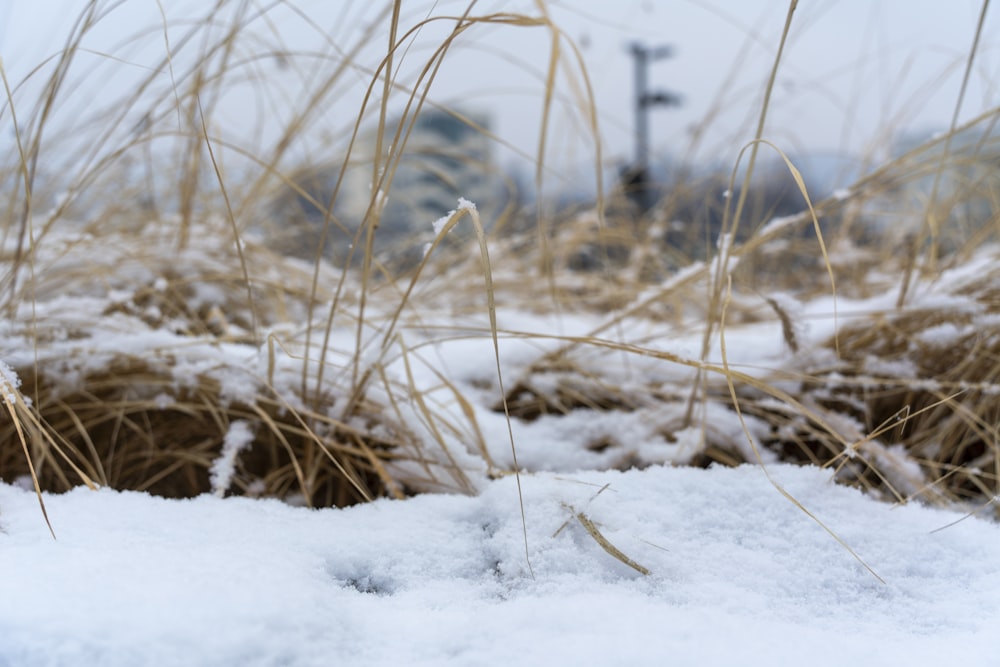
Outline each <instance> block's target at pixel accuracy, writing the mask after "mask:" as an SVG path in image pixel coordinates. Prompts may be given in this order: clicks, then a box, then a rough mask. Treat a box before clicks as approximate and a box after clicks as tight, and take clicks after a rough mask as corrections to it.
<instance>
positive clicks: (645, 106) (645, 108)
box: [629, 42, 681, 213]
mask: <svg viewBox="0 0 1000 667" xmlns="http://www.w3.org/2000/svg"><path fill="white" fill-rule="evenodd" d="M629 50H630V52H631V54H632V58H633V61H634V76H635V165H634V166H633V167H632V169H631V170H630V172H631V179H630V180H631V185H632V186H633V187H634V188H635V190H634V192H633V193H632V194H633V196H634V198H635V200H636V201H637V202H638V204H639V207H640V209H641V210H642V212H644V213H645V212H646V211H648V210H649V209H650V208H652V207H653V204H654V203H655V202H654V201H653V199H654V197H653V192H652V190H651V189H650V187H649V108H650V107H652V106H656V105H661V106H677V105H680V103H681V99H680V97H679V96H678V95H676V94H674V93H669V92H663V91H660V92H656V93H652V92H650V91H649V63H650V62H651V61H653V60H660V59H663V58H669V57H671V56H673V54H674V50H673V48H672V47H670V46H658V47H655V48H650V47H647V46H645V45H643V44H640V43H638V42H633V43H632V44H631V46H630V48H629Z"/></svg>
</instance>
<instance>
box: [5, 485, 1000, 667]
mask: <svg viewBox="0 0 1000 667" xmlns="http://www.w3.org/2000/svg"><path fill="white" fill-rule="evenodd" d="M769 471H770V473H771V474H772V475H773V476H774V477H776V478H777V479H779V480H780V483H781V484H782V485H783V486H784V487H785V488H786V489H787V490H788V491H789V492H790V493H792V494H793V495H795V496H796V497H797V498H798V499H799V500H800V502H802V503H803V504H804V505H805V506H806V507H808V509H809V510H810V511H811V512H814V513H815V514H816V515H817V516H818V517H819V518H820V519H821V520H822V521H823V522H825V524H826V525H827V526H829V527H830V528H831V529H832V530H834V531H836V532H837V533H838V534H839V535H840V537H841V538H842V539H843V540H844V541H845V542H846V543H847V544H848V545H850V546H851V548H852V549H854V550H855V551H856V552H857V553H858V554H859V556H860V557H861V558H863V559H864V560H865V562H866V563H867V564H868V565H869V566H870V567H871V568H873V569H874V570H875V572H877V573H878V575H879V576H880V577H881V578H882V579H883V580H884V582H885V583H881V582H880V581H879V580H878V579H876V578H875V576H873V575H872V574H871V573H870V572H868V571H867V570H866V569H865V568H864V567H863V566H862V565H861V564H860V563H859V562H858V561H857V560H855V559H854V558H853V557H852V556H851V554H850V553H848V552H847V551H846V550H845V549H844V548H843V547H842V546H840V545H839V544H838V543H837V542H836V541H835V540H834V539H833V538H831V536H830V535H829V534H828V533H826V532H825V531H824V530H823V529H822V528H821V527H820V526H819V525H818V524H817V523H815V522H814V521H813V520H811V519H810V518H809V517H808V516H806V514H804V513H803V512H802V511H800V510H799V509H797V508H796V507H795V506H794V505H793V504H791V503H790V502H788V501H787V500H786V499H785V498H783V497H782V496H781V495H780V494H779V493H778V492H777V491H776V490H775V489H774V488H773V487H772V486H771V485H770V484H769V483H768V481H767V479H766V478H765V476H764V475H763V474H762V472H761V470H760V469H759V468H756V467H754V466H743V467H740V468H736V469H726V468H719V469H709V470H700V469H689V468H670V467H652V468H649V469H646V470H644V471H635V470H633V471H629V472H598V471H591V472H580V473H576V474H559V475H556V474H549V473H539V474H533V475H524V476H523V478H522V487H523V490H524V507H525V520H526V526H527V542H528V553H529V554H530V558H531V567H532V569H533V572H534V577H532V576H531V574H530V573H529V570H528V567H527V564H526V560H525V546H524V536H523V533H522V525H521V517H520V513H519V509H518V507H519V505H518V499H517V491H516V486H515V480H514V479H512V478H505V479H502V480H499V481H495V482H492V483H490V484H489V485H488V486H487V487H486V488H485V489H484V490H483V492H482V493H481V494H479V495H478V496H475V497H468V496H458V495H433V494H429V495H423V496H418V497H415V498H412V499H408V500H405V501H390V500H380V501H377V502H375V503H372V504H370V505H363V506H356V507H352V508H349V509H343V510H334V509H326V510H307V509H303V508H295V507H291V506H288V505H285V504H282V503H280V502H278V501H274V500H250V499H245V498H229V499H220V498H216V497H213V496H202V497H199V498H195V499H193V500H187V501H176V500H173V501H172V500H164V499H160V498H155V497H151V496H148V495H145V494H142V493H136V492H116V491H112V490H108V489H103V490H100V491H97V492H94V491H88V490H86V489H78V490H75V491H72V492H69V493H66V494H63V495H54V496H53V495H50V496H47V497H46V498H45V501H46V505H47V508H48V512H49V516H50V517H51V519H52V522H53V527H54V528H55V531H56V535H57V537H58V539H57V540H53V539H52V537H51V536H50V535H49V533H48V531H47V528H46V527H45V523H44V522H43V521H42V520H41V516H40V513H39V510H38V505H37V500H36V499H35V497H34V495H33V493H31V492H29V491H26V490H23V489H20V488H18V487H15V486H9V485H3V486H0V508H2V514H0V520H2V532H0V568H2V570H3V571H4V572H6V573H8V576H6V577H3V579H2V580H0V599H3V600H4V601H5V604H3V605H0V637H2V641H0V665H4V666H5V667H6V666H14V665H17V666H23V665H61V664H73V665H82V664H90V665H97V664H100V665H108V666H114V665H123V666H124V665H129V666H135V665H167V666H169V665H185V666H190V665H223V664H240V665H276V664H282V665H320V664H323V665H326V664H343V663H346V664H363V665H400V664H406V665H435V664H456V665H500V664H519V665H542V664H545V665H555V664H628V665H662V664H672V665H733V664H769V665H801V664H809V665H815V666H822V665H844V664H854V665H883V664H886V662H887V661H889V662H890V663H896V664H936V663H939V661H945V662H944V663H943V664H962V663H963V662H965V663H967V664H982V662H981V661H982V659H983V656H986V655H990V654H992V653H993V652H995V649H996V627H997V623H998V622H1000V561H998V560H997V559H996V557H995V555H996V553H997V552H998V550H1000V527H998V526H996V525H994V524H991V523H989V522H986V521H982V520H978V519H975V518H970V519H967V520H965V521H957V520H958V519H960V518H961V515H959V514H957V513H954V512H947V511H942V510H935V509H930V508H927V507H921V506H916V505H908V506H902V507H891V506H889V505H887V504H884V503H880V502H876V501H874V500H871V499H869V498H866V497H865V496H864V495H863V494H861V493H860V492H858V491H856V490H852V489H848V488H844V487H841V486H837V485H834V484H832V483H830V481H829V474H828V473H827V472H825V471H821V470H818V469H813V468H794V467H789V466H783V465H774V466H770V467H769ZM576 513H581V514H583V515H584V517H585V518H586V519H587V520H588V521H591V522H593V525H594V526H596V528H597V530H599V531H600V535H601V536H602V537H603V538H604V539H605V540H606V541H607V542H609V543H611V544H613V545H614V547H615V548H617V549H619V550H620V551H621V552H622V553H623V554H625V555H626V556H627V557H628V558H629V559H631V560H633V561H634V562H635V563H637V564H641V566H642V567H645V568H648V570H649V571H650V574H649V575H648V576H644V575H642V574H640V573H639V572H638V571H636V570H635V569H632V568H630V567H628V566H627V565H625V564H624V563H623V562H621V561H620V560H618V559H616V558H614V557H612V556H611V555H610V554H609V553H608V552H606V551H605V550H604V549H603V548H602V546H601V545H600V544H599V543H598V541H597V540H596V539H594V538H593V537H592V536H591V535H590V534H589V533H588V532H587V530H586V529H585V527H584V525H583V523H582V522H581V521H579V520H578V519H576V518H575V514H576ZM956 521H957V522H956ZM748 660H749V662H748Z"/></svg>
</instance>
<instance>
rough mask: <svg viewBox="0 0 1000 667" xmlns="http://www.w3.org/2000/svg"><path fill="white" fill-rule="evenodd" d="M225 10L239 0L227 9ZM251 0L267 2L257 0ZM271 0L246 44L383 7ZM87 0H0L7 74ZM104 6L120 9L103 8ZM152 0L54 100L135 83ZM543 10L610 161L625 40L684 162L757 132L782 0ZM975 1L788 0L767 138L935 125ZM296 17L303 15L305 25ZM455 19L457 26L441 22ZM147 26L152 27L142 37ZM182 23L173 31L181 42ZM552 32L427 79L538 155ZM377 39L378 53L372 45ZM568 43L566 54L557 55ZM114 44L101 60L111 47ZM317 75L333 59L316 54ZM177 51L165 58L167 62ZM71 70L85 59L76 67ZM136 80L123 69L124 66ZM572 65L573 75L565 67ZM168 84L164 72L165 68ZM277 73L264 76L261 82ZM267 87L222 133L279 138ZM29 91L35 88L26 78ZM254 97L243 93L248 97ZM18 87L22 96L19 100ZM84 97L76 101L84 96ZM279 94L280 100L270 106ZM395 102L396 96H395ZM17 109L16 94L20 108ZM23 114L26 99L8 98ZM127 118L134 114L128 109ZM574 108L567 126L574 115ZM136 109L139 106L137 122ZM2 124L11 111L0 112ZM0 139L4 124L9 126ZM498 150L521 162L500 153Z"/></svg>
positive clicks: (575, 2)
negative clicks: (577, 62)
mask: <svg viewBox="0 0 1000 667" xmlns="http://www.w3.org/2000/svg"><path fill="white" fill-rule="evenodd" d="M160 3H161V5H162V6H163V9H164V11H165V12H166V13H167V15H168V19H169V20H170V21H171V22H172V23H174V24H175V25H177V24H178V22H179V21H181V20H182V19H183V18H184V17H190V16H203V15H204V14H205V13H206V12H207V8H208V7H209V6H210V5H211V4H214V3H205V2H190V1H183V0H178V1H176V2H168V0H160ZM232 4H233V6H236V5H237V4H238V3H236V2H234V3H232ZM251 4H253V6H255V7H262V6H265V5H269V4H271V3H270V2H264V0H258V2H256V3H251ZM276 4H279V5H280V4H283V5H284V7H278V8H277V9H276V10H274V11H269V12H268V14H267V20H258V21H256V22H255V23H253V25H252V26H251V28H250V29H249V31H248V32H247V35H251V36H252V37H253V39H249V40H246V41H245V42H244V44H245V46H244V47H243V48H244V49H246V50H247V52H248V51H250V50H253V49H258V50H266V49H284V50H288V51H299V52H305V51H310V50H316V51H321V52H323V53H326V54H331V53H335V51H336V49H337V48H348V47H349V45H350V44H352V43H354V42H356V41H357V39H358V38H359V35H360V34H361V31H362V29H363V27H364V26H365V25H366V24H367V23H368V22H370V21H371V20H372V17H373V16H374V15H375V12H374V10H372V9H370V8H369V5H375V6H382V3H379V2H351V1H348V0H344V2H331V1H329V0H314V1H310V0H297V1H296V2H294V3H276ZM85 5H86V3H85V2H84V1H83V0H2V2H0V53H2V56H3V62H4V67H5V69H6V72H7V76H8V78H9V79H10V81H11V83H12V84H16V83H18V82H20V81H22V80H23V79H24V78H25V77H26V76H27V75H28V73H29V71H30V70H31V68H32V67H34V66H35V65H37V64H38V63H40V62H42V60H43V59H44V58H45V57H47V56H49V55H51V54H53V53H55V52H57V51H58V50H59V48H60V47H61V44H62V43H63V41H64V40H65V38H66V35H67V34H68V31H69V29H70V27H71V26H72V21H73V19H74V18H75V17H76V16H77V15H78V14H79V12H80V11H81V10H82V8H83V7H84V6H85ZM467 5H468V3H467V2H452V1H444V0H443V1H441V2H438V3H436V5H435V4H434V3H429V2H426V1H425V0H405V1H404V3H403V6H404V13H405V17H404V27H409V26H412V25H414V24H415V23H416V22H417V21H419V20H420V19H421V18H423V17H424V16H426V15H427V14H428V12H432V13H435V14H439V15H455V14H459V13H461V12H462V11H463V10H464V9H465V8H466V7H467ZM102 6H106V7H112V6H115V5H113V4H112V3H104V5H102ZM159 6H160V5H158V4H157V1H156V0H124V2H122V3H120V6H116V8H115V9H113V11H111V12H110V14H109V15H108V16H107V17H106V18H105V19H104V20H103V21H102V23H101V25H99V27H98V29H97V30H95V31H94V32H93V33H92V35H90V36H89V37H88V40H87V41H86V42H85V46H88V47H89V48H90V49H93V50H94V51H97V52H99V53H98V54H97V55H92V56H89V58H90V60H86V59H83V60H81V68H83V69H87V68H92V69H93V72H92V73H91V75H90V76H89V78H88V77H83V78H82V79H81V81H82V83H80V85H79V87H77V88H75V89H74V90H72V91H69V93H70V94H72V95H76V96H77V101H76V102H75V103H73V104H69V103H67V104H65V105H64V106H63V107H62V110H63V112H64V113H65V114H67V115H69V116H73V117H76V114H78V113H79V110H80V109H82V108H85V107H86V106H87V105H89V104H94V105H97V104H98V103H100V102H101V101H109V100H111V99H112V98H114V97H115V96H120V95H121V94H122V93H123V92H125V91H127V90H128V89H129V86H130V85H134V79H132V78H130V76H133V75H134V76H138V73H141V72H144V71H145V70H144V69H143V67H144V66H145V67H148V66H152V65H153V64H154V63H155V62H157V59H158V58H162V56H163V52H164V38H163V32H162V28H156V26H157V24H158V23H159V22H160V20H161V19H160V9H159ZM548 7H549V9H550V11H551V15H552V17H553V18H554V19H555V21H556V23H557V24H558V25H559V26H560V27H561V28H562V30H563V31H564V33H565V35H566V37H567V38H569V39H571V40H573V41H574V42H575V43H576V44H577V45H578V46H579V47H580V49H581V52H582V54H583V57H584V60H585V63H586V70H587V73H588V75H589V77H590V82H591V84H592V89H593V94H594V98H595V102H596V106H597V109H598V110H599V114H600V115H599V122H600V129H601V136H602V141H603V144H602V145H603V148H604V156H605V159H606V161H608V162H613V161H615V160H625V159H628V157H629V156H631V154H632V153H633V145H634V142H633V114H632V100H633V94H634V92H633V77H632V72H633V70H632V59H631V57H630V55H629V53H628V49H627V47H628V45H629V44H630V43H632V42H641V43H644V44H648V45H650V46H659V45H666V44H669V45H672V46H673V48H674V50H675V52H676V54H675V56H674V57H672V58H669V59H665V60H660V61H656V62H655V63H654V64H653V65H652V66H651V68H650V81H651V83H652V87H653V88H654V89H669V90H670V91H672V92H674V93H677V94H679V95H681V96H682V97H683V99H684V104H683V106H682V107H680V108H671V109H658V110H655V111H654V112H653V114H652V123H651V126H652V140H653V142H652V143H653V149H654V151H656V152H659V153H663V154H672V155H674V156H683V155H684V154H685V152H686V151H687V149H688V148H689V147H690V146H691V145H692V138H693V137H695V136H697V135H696V132H697V131H698V130H699V129H700V128H704V134H703V135H701V136H700V141H699V142H698V143H697V144H696V147H697V151H696V153H695V155H696V157H697V158H699V159H701V160H713V161H722V162H731V161H732V159H733V158H734V157H735V155H736V153H737V152H738V150H739V148H740V146H742V144H743V143H744V142H745V141H747V140H748V139H749V138H751V137H752V136H753V131H754V126H755V123H756V119H757V117H758V114H759V110H760V104H761V94H762V92H763V90H764V86H765V82H766V80H767V77H768V73H769V71H770V68H771V66H772V63H773V61H774V56H775V52H776V49H777V47H778V44H779V37H780V34H781V29H782V26H783V24H784V20H785V16H786V14H787V11H788V2H787V1H785V0H728V1H723V0H616V1H614V2H611V1H607V0H605V1H602V0H563V1H559V2H556V1H553V2H550V3H549V4H548ZM980 9H981V2H978V1H975V0H949V1H947V2H945V1H943V0H800V2H799V7H798V10H797V11H796V13H795V16H794V19H793V22H792V28H791V38H790V42H789V46H788V47H787V50H786V53H785V56H784V59H783V63H782V66H781V70H780V74H779V77H778V84H777V87H776V89H775V92H774V96H773V99H772V108H771V112H770V116H769V119H770V122H769V123H768V126H767V131H766V133H765V135H766V136H767V137H769V138H770V139H772V140H773V141H775V142H776V143H778V144H779V145H781V146H782V148H784V149H786V150H788V151H800V150H803V149H808V150H811V151H847V152H852V153H864V152H867V151H872V150H874V147H877V146H878V145H880V144H881V145H883V146H884V145H885V140H886V137H887V129H888V130H891V132H895V133H898V132H903V131H921V130H928V129H929V130H934V129H942V128H946V127H947V126H948V124H949V122H950V120H951V115H952V113H953V111H954V108H955V103H956V100H957V98H958V91H959V86H960V82H961V78H962V74H963V69H964V67H965V61H966V58H967V56H968V53H969V50H970V47H971V45H972V41H973V37H974V34H975V29H976V22H977V19H978V16H979V13H980ZM494 11H508V12H514V11H522V12H524V13H526V14H531V15H537V14H538V10H537V8H536V5H535V3H533V2H530V1H526V0H511V1H508V2H498V1H487V0H483V1H481V2H479V3H478V4H477V5H476V6H475V8H474V10H473V13H475V14H486V13H490V12H494ZM996 11H997V10H996V8H993V11H992V13H991V15H988V16H987V22H986V26H985V28H984V31H983V41H982V43H981V44H980V49H979V52H978V54H977V58H976V69H975V72H974V73H973V75H972V79H971V82H970V88H969V92H968V93H967V96H966V99H965V102H964V105H963V113H962V118H964V119H967V118H970V117H972V116H974V115H976V114H978V113H981V112H982V111H984V110H986V109H987V108H990V107H992V106H994V105H997V104H1000V93H998V89H997V84H998V82H1000V51H998V46H1000V29H998V28H1000V25H998V21H1000V19H997V17H996V16H995V14H996ZM303 15H304V16H307V17H308V18H309V19H310V20H311V21H312V22H313V24H312V25H310V24H309V23H308V22H307V21H306V20H304V19H303ZM441 25H442V28H441V30H443V29H444V26H446V25H447V26H448V28H449V29H450V27H451V26H453V25H454V24H453V23H450V24H446V23H442V24H441ZM149 27H153V28H154V30H152V31H148V32H143V29H145V28H149ZM441 30H439V31H438V32H435V30H434V28H433V27H428V28H427V29H425V30H424V31H423V32H422V33H421V36H420V37H419V38H418V39H417V41H416V42H415V44H414V45H413V46H412V47H411V48H410V49H409V51H408V52H407V53H406V56H405V58H404V60H403V62H402V64H401V65H400V71H401V79H400V80H401V81H405V80H406V79H407V78H409V79H410V80H412V77H413V76H414V73H415V72H419V71H420V69H421V68H422V67H423V66H424V65H425V63H426V61H427V59H428V57H429V56H430V54H431V50H432V48H433V47H436V46H437V45H438V44H439V43H440V40H441V36H442V35H443V34H444V32H442V31H441ZM180 34H181V31H180V29H179V28H178V29H177V31H173V30H172V31H171V32H170V38H171V40H174V42H176V40H178V39H179V36H180ZM386 39H387V36H386V34H385V33H384V32H377V34H376V37H375V38H374V40H373V44H372V45H370V46H369V48H368V49H367V50H365V51H363V52H362V54H363V55H362V57H361V58H360V59H359V62H360V63H362V64H373V63H374V62H376V61H377V56H378V54H379V53H384V43H385V40H386ZM551 39H552V36H551V34H550V33H549V32H548V31H546V30H544V29H537V28H536V29H527V28H518V27H495V26H491V27H476V28H473V29H470V30H469V31H467V32H466V33H464V34H463V35H462V37H461V38H460V39H459V41H458V42H457V43H456V45H455V47H454V50H453V52H452V53H450V54H449V56H448V58H447V59H446V62H445V66H444V67H443V68H442V69H441V72H440V73H439V74H438V78H437V80H436V82H435V84H434V87H433V89H432V95H431V96H432V97H433V98H434V99H436V100H439V101H442V102H455V101H457V100H461V101H462V103H463V104H464V105H465V106H466V107H468V108H471V109H475V110H479V111H486V112H488V113H490V114H491V116H492V118H493V127H494V129H495V130H496V131H497V133H498V134H499V135H500V136H501V137H502V138H503V139H504V140H505V141H508V142H510V143H511V144H512V145H513V146H515V147H517V148H518V149H520V150H522V151H524V152H527V153H532V154H533V153H534V150H535V147H536V144H537V140H538V130H539V126H540V118H541V109H542V91H543V90H544V86H543V84H542V82H541V81H540V80H539V77H540V76H541V72H543V71H544V69H545V67H546V65H547V62H548V53H549V48H550V46H551ZM380 49H381V51H380ZM566 55H571V54H570V52H569V51H566ZM109 56H113V58H111V57H109ZM273 60H274V62H272V63H269V64H268V65H267V66H264V65H260V66H259V67H257V68H256V69H255V70H254V74H253V77H254V78H255V80H256V83H253V84H251V85H252V87H254V90H257V91H258V92H259V91H260V90H261V84H260V81H263V80H265V79H270V78H272V77H273V79H274V80H278V79H281V78H283V77H284V78H289V77H291V78H297V80H299V81H300V82H302V81H305V82H308V81H312V82H315V81H317V80H319V78H321V76H322V72H310V71H309V70H310V65H308V64H304V63H305V62H316V61H315V60H306V61H301V62H295V63H293V64H292V65H291V66H289V65H288V64H287V63H284V62H280V61H279V59H273ZM319 62H324V63H325V64H323V65H322V66H320V67H319V69H323V68H331V67H332V65H331V62H332V61H331V60H330V59H327V60H325V61H322V60H321V61H319ZM181 64H182V63H175V65H177V67H178V70H179V69H180V66H181ZM80 71H83V70H82V69H81V70H80ZM130 72H131V73H132V74H129V73H130ZM567 72H568V73H569V74H567ZM163 76H164V80H165V81H168V80H169V79H167V75H166V74H164V75H163ZM366 76H367V75H366V74H365V72H364V71H356V72H354V73H352V74H351V78H349V79H345V80H344V82H343V85H342V87H340V88H338V90H337V93H336V94H335V96H334V97H335V101H332V100H328V101H327V102H325V103H324V104H326V105H328V107H329V109H328V110H327V111H325V113H324V114H323V115H324V118H323V119H322V120H320V121H318V122H317V125H316V128H317V129H316V130H315V131H316V132H317V133H319V134H317V136H319V135H320V134H324V133H325V134H324V136H328V135H334V134H337V133H340V134H343V132H344V129H345V128H349V127H350V123H351V121H352V120H353V117H354V116H356V114H357V109H358V107H359V105H360V100H361V96H362V94H363V92H364V89H365V85H366V82H367V80H368V79H367V78H366ZM573 80H576V81H577V83H579V81H580V79H579V76H578V70H576V69H575V68H574V67H573V66H568V67H567V68H566V70H564V71H563V73H562V74H561V79H560V84H559V89H558V90H559V92H560V94H561V96H562V99H564V100H566V101H565V102H564V103H560V104H558V105H557V108H556V113H555V116H554V121H556V122H554V124H553V134H552V143H551V145H550V146H551V148H550V150H551V151H552V152H553V159H565V160H571V161H572V160H585V159H587V157H588V155H590V154H592V152H593V150H592V149H593V146H592V145H590V144H588V143H587V141H586V140H583V139H581V138H580V136H579V133H578V132H577V130H575V129H574V128H578V127H579V123H578V122H577V121H578V120H579V118H580V117H581V114H580V113H579V112H578V111H573V109H574V108H577V107H574V102H572V100H573V97H574V95H575V94H576V91H577V90H579V88H575V86H574V83H573ZM271 83H272V82H269V83H268V85H270V84H271ZM275 85H278V88H276V90H279V89H280V90H285V91H287V92H285V93H269V94H268V95H267V96H266V97H267V98H268V99H267V102H266V103H261V102H260V101H259V100H257V101H251V100H249V99H248V98H246V97H243V93H237V92H235V91H234V93H233V94H232V95H231V96H230V98H231V99H230V100H229V103H228V105H223V107H221V108H220V115H219V116H218V122H219V123H220V124H224V125H225V126H226V127H225V128H223V129H224V131H228V132H230V133H231V134H233V135H236V134H239V133H257V134H262V135H265V136H266V135H269V134H274V135H275V136H276V133H277V131H278V130H277V128H278V126H279V125H280V124H281V120H282V118H283V112H282V110H281V109H280V108H279V107H281V106H282V105H283V104H287V106H288V107H292V106H294V105H295V104H296V102H297V101H301V99H302V98H303V94H302V93H301V90H300V89H299V88H294V87H292V88H281V86H288V85H291V84H280V85H279V84H275ZM24 90H25V91H27V90H30V85H29V86H28V87H26V88H25V89H24ZM247 94H249V95H251V97H252V96H253V94H252V93H247ZM19 99H22V100H23V99H26V98H24V97H22V98H19ZM80 100H85V101H83V102H81V101H80ZM276 100H277V101H276ZM402 101H403V96H402V95H400V96H399V97H398V98H396V99H395V100H394V104H397V105H401V104H402ZM21 104H22V105H23V104H24V103H23V102H21ZM20 113H21V115H22V116H24V115H25V114H26V113H27V110H26V109H25V108H21V109H20ZM138 113H139V112H138V111H137V114H138ZM574 119H576V121H574ZM135 120H136V121H138V117H137V118H136V119H135ZM0 122H2V123H5V124H6V123H8V116H7V115H4V116H3V117H0ZM5 135H6V136H9V132H8V131H6V130H5ZM505 155H506V158H505V159H507V160H515V158H514V157H512V155H513V153H511V152H509V151H506V152H505Z"/></svg>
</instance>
